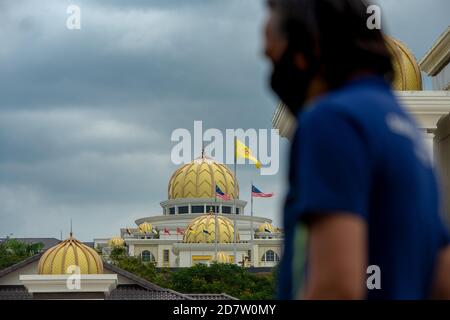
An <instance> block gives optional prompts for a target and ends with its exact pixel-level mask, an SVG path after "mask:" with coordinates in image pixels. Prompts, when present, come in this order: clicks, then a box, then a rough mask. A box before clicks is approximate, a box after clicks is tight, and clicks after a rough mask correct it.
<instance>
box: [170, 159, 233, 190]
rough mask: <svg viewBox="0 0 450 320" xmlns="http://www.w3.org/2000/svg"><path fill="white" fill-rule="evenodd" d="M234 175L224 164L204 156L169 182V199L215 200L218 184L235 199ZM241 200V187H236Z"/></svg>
mask: <svg viewBox="0 0 450 320" xmlns="http://www.w3.org/2000/svg"><path fill="white" fill-rule="evenodd" d="M234 183H235V179H234V175H233V173H232V172H231V170H230V169H229V168H228V167H227V166H226V165H224V164H221V163H217V162H216V161H214V160H213V159H210V158H207V157H205V156H202V157H200V158H198V159H195V160H194V161H192V162H191V163H188V164H185V165H183V166H181V167H180V168H178V169H177V170H176V171H175V172H174V173H173V175H172V177H171V178H170V181H169V187H168V198H169V199H183V198H214V197H215V190H214V185H215V184H216V185H217V186H219V188H220V189H221V190H222V191H223V192H224V193H226V194H228V195H229V196H230V198H231V199H234ZM236 195H237V198H239V185H236Z"/></svg>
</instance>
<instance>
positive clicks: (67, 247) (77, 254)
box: [38, 234, 103, 275]
mask: <svg viewBox="0 0 450 320" xmlns="http://www.w3.org/2000/svg"><path fill="white" fill-rule="evenodd" d="M70 266H78V267H79V268H80V272H81V274H101V273H103V263H102V259H101V258H100V256H99V255H98V253H97V252H96V251H95V250H94V249H92V248H90V247H88V246H86V245H84V244H82V243H81V242H80V241H78V240H77V239H75V238H73V237H72V234H71V235H70V237H69V238H68V239H66V240H64V241H62V242H60V243H59V244H57V245H56V246H54V247H51V248H50V249H48V250H47V251H45V253H44V254H43V255H42V257H41V259H40V260H39V265H38V273H39V274H48V275H50V274H53V275H56V274H71V273H72V272H73V271H75V270H68V268H69V267H70Z"/></svg>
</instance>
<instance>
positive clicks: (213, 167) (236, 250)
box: [94, 154, 283, 268]
mask: <svg viewBox="0 0 450 320" xmlns="http://www.w3.org/2000/svg"><path fill="white" fill-rule="evenodd" d="M216 185H217V186H218V187H219V188H220V189H221V190H222V191H223V192H224V193H226V194H227V195H228V196H229V200H223V199H220V198H219V197H216V196H215V186H216ZM167 189H168V193H167V200H164V201H162V202H161V208H162V213H161V214H160V215H155V216H148V217H142V218H140V219H138V220H136V221H135V223H136V227H135V228H122V229H121V230H120V236H118V237H114V238H111V239H110V238H97V239H94V245H95V247H96V248H99V249H101V250H102V252H103V255H104V256H105V258H106V259H107V257H108V255H109V253H110V252H111V249H112V248H114V247H115V246H123V247H125V248H126V250H127V252H128V254H129V255H130V256H136V257H140V258H141V259H142V260H143V261H148V262H154V263H155V264H156V266H157V267H169V268H176V267H190V266H193V265H195V264H197V263H205V264H209V263H212V262H214V261H217V262H219V263H234V261H235V256H236V263H237V264H239V265H241V266H244V267H255V268H261V267H273V266H275V265H276V264H277V263H278V261H279V259H280V255H281V251H282V243H283V233H282V231H281V229H279V228H276V227H274V226H273V225H272V221H271V220H270V219H268V218H263V217H258V216H252V215H249V214H248V213H247V212H246V210H245V208H246V205H247V202H246V201H244V200H241V199H239V184H238V181H237V180H236V179H235V177H234V174H233V173H232V172H231V170H230V169H229V168H228V167H227V166H226V165H224V164H222V163H218V162H216V161H214V160H213V159H211V158H209V157H207V156H206V155H204V154H202V156H200V157H199V158H197V159H195V160H193V161H192V162H190V163H188V164H185V165H182V166H181V167H179V168H178V169H177V170H175V172H174V173H173V174H172V177H171V178H170V179H169V182H168V188H167ZM234 207H236V214H234V212H235V210H234ZM216 234H217V237H216ZM216 241H217V242H216Z"/></svg>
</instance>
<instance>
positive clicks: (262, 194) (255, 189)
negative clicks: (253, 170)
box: [252, 185, 273, 198]
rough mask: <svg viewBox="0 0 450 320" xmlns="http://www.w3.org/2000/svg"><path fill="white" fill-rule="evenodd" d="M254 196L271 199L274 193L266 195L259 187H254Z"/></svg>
mask: <svg viewBox="0 0 450 320" xmlns="http://www.w3.org/2000/svg"><path fill="white" fill-rule="evenodd" d="M252 196H253V197H255V198H270V197H273V192H271V193H264V192H262V191H261V190H259V189H258V188H257V187H255V186H254V185H252Z"/></svg>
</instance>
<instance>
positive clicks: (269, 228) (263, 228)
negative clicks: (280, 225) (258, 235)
mask: <svg viewBox="0 0 450 320" xmlns="http://www.w3.org/2000/svg"><path fill="white" fill-rule="evenodd" d="M258 232H268V233H276V232H277V229H276V228H275V227H274V226H273V225H272V224H271V223H268V222H264V223H261V224H260V225H259V227H258Z"/></svg>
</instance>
